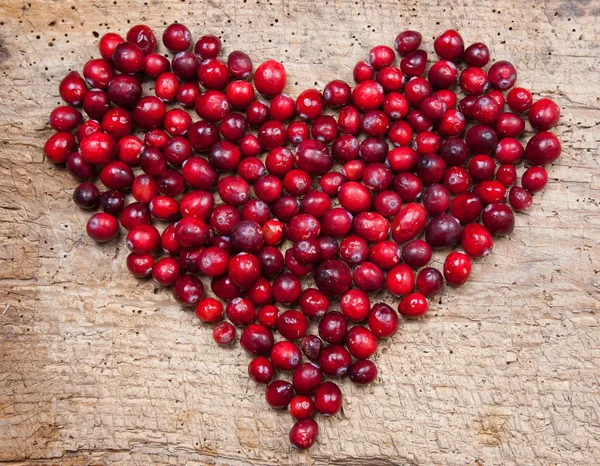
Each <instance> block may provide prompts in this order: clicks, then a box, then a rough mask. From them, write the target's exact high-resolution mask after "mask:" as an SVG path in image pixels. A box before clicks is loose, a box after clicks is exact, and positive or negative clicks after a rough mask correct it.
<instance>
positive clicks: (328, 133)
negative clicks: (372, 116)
mask: <svg viewBox="0 0 600 466" xmlns="http://www.w3.org/2000/svg"><path fill="white" fill-rule="evenodd" d="M385 118H387V117H385ZM385 130H386V131H387V125H386V126H385ZM337 132H338V126H337V123H336V121H335V118H333V117H332V116H330V115H321V116H319V117H317V118H316V120H315V121H314V122H313V124H312V127H311V136H312V137H313V139H316V140H317V141H319V142H322V143H325V144H331V143H332V142H333V140H334V139H335V137H336V136H337ZM366 134H368V133H366ZM382 134H383V133H382Z"/></svg>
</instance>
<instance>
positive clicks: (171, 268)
mask: <svg viewBox="0 0 600 466" xmlns="http://www.w3.org/2000/svg"><path fill="white" fill-rule="evenodd" d="M179 276H180V266H179V261H178V260H177V259H175V258H173V257H163V258H162V259H159V260H158V261H157V262H156V264H155V265H154V267H153V268H152V278H153V279H154V281H155V282H156V283H158V284H159V285H162V286H171V285H172V284H173V283H175V282H176V281H177V279H178V278H179ZM207 299H212V298H207ZM213 301H215V300H213ZM201 302H202V301H201ZM201 302H199V303H198V306H200V303H201ZM215 302H216V303H217V304H218V305H219V306H221V303H219V302H218V301H215ZM198 306H197V307H196V314H197V315H199V314H198V309H199V307H198ZM221 313H222V307H221V308H220V312H219V316H220V315H221ZM217 320H220V319H217ZM217 320H210V321H211V322H216V321H217Z"/></svg>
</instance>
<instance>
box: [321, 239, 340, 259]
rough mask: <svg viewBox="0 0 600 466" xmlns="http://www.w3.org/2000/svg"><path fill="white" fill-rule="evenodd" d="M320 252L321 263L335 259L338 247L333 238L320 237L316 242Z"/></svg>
mask: <svg viewBox="0 0 600 466" xmlns="http://www.w3.org/2000/svg"><path fill="white" fill-rule="evenodd" d="M317 241H318V243H319V249H320V251H321V257H320V260H321V261H327V260H332V259H335V258H336V257H337V255H338V251H339V245H338V242H337V240H336V239H335V238H332V237H331V236H321V237H319V239H318V240H317Z"/></svg>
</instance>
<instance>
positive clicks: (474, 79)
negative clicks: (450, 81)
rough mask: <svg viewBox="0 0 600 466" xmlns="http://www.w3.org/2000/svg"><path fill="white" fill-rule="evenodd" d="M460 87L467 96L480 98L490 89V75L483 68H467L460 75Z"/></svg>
mask: <svg viewBox="0 0 600 466" xmlns="http://www.w3.org/2000/svg"><path fill="white" fill-rule="evenodd" d="M459 82H460V87H461V88H462V90H463V91H465V94H467V95H470V96H475V97H477V96H480V95H481V94H483V93H484V92H485V90H486V89H487V87H488V84H489V82H488V75H487V73H486V72H485V71H484V70H482V69H481V68H475V67H471V68H467V69H465V70H463V71H462V73H460V78H459Z"/></svg>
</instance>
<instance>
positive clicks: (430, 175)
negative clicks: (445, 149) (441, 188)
mask: <svg viewBox="0 0 600 466" xmlns="http://www.w3.org/2000/svg"><path fill="white" fill-rule="evenodd" d="M445 170H446V164H445V163H444V161H443V160H442V158H441V157H439V156H437V155H435V154H426V155H424V156H423V157H421V158H420V159H419V162H418V163H417V167H416V173H417V176H418V177H419V179H420V180H421V181H422V182H423V183H424V184H435V183H437V182H439V181H441V180H442V178H443V177H444V171H445Z"/></svg>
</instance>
